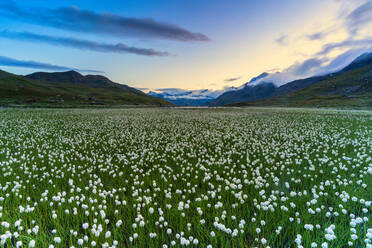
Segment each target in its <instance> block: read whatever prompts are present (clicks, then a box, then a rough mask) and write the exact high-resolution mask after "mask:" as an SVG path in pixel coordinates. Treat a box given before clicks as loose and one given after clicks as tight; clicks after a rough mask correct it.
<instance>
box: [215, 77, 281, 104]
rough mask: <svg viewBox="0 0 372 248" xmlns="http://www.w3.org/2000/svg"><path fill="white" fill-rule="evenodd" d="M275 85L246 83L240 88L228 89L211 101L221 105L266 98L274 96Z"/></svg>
mask: <svg viewBox="0 0 372 248" xmlns="http://www.w3.org/2000/svg"><path fill="white" fill-rule="evenodd" d="M275 89H276V87H275V85H274V84H273V83H266V82H263V83H260V84H257V85H250V84H249V83H248V84H246V85H245V86H244V87H243V88H242V89H240V90H233V91H228V92H225V93H223V94H222V95H220V96H219V97H217V99H215V100H213V101H212V102H211V103H210V106H221V105H225V104H229V103H237V102H243V101H247V99H249V101H256V100H261V99H266V98H269V97H270V96H272V94H274V92H275Z"/></svg>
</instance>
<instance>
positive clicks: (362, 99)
mask: <svg viewBox="0 0 372 248" xmlns="http://www.w3.org/2000/svg"><path fill="white" fill-rule="evenodd" d="M227 106H288V107H342V108H372V66H371V65H369V66H365V67H362V68H358V69H355V70H349V71H346V72H343V73H339V74H335V75H333V76H330V77H327V78H326V79H324V80H321V81H319V82H317V83H315V84H313V85H311V86H310V87H307V88H304V89H301V90H297V91H294V92H291V93H288V94H285V95H283V96H279V97H275V98H272V99H268V100H262V101H252V102H241V103H236V104H229V105H227Z"/></svg>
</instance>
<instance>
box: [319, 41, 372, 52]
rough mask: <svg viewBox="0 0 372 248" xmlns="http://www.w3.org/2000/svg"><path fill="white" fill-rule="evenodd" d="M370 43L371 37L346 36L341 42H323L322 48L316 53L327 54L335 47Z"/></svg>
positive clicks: (349, 46) (351, 46)
mask: <svg viewBox="0 0 372 248" xmlns="http://www.w3.org/2000/svg"><path fill="white" fill-rule="evenodd" d="M371 45H372V38H371V37H367V38H364V39H358V40H354V39H352V38H348V39H346V40H343V41H341V42H333V43H327V44H324V45H323V47H322V49H321V50H320V51H319V52H318V53H317V54H316V55H327V54H329V53H330V52H332V51H333V50H334V49H336V48H357V47H359V48H360V47H369V46H371Z"/></svg>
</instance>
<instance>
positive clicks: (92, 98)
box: [0, 70, 172, 106]
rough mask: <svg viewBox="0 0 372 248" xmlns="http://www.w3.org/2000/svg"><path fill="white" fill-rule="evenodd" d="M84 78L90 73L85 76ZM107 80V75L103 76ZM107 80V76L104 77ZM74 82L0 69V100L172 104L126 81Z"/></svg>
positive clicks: (9, 102) (10, 102)
mask: <svg viewBox="0 0 372 248" xmlns="http://www.w3.org/2000/svg"><path fill="white" fill-rule="evenodd" d="M86 77H87V78H88V79H89V78H90V77H92V76H86ZM107 80H108V79H107ZM108 81H109V80H108ZM94 83H96V82H93V83H92V84H86V83H83V82H82V83H76V82H71V83H70V82H67V81H66V82H52V81H40V80H34V79H29V78H26V77H22V76H17V75H14V74H11V73H8V72H5V71H1V70H0V104H2V105H13V104H14V105H34V106H35V105H36V106H49V105H51V106H67V105H69V106H89V105H96V106H97V105H102V106H111V105H154V106H169V105H172V104H170V103H168V102H167V101H165V100H162V99H159V98H155V97H152V96H149V95H146V94H144V93H143V92H141V91H138V90H136V89H134V88H131V87H128V86H126V85H121V84H116V83H113V82H111V81H110V82H107V83H106V84H104V85H101V87H97V85H95V84H94Z"/></svg>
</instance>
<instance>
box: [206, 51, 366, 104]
mask: <svg viewBox="0 0 372 248" xmlns="http://www.w3.org/2000/svg"><path fill="white" fill-rule="evenodd" d="M368 65H372V53H364V54H362V55H360V56H359V57H357V58H356V59H355V60H353V61H352V62H351V63H350V64H349V65H347V66H346V67H345V68H343V69H342V70H340V71H338V72H335V73H330V74H327V75H323V76H314V77H309V78H305V79H298V80H294V81H292V82H289V83H287V84H284V85H282V86H280V87H275V88H273V87H271V88H270V90H267V91H262V90H259V89H258V88H256V87H257V86H259V85H261V84H268V82H263V81H262V80H261V81H260V82H258V84H257V83H256V84H254V85H252V83H250V82H248V83H246V84H244V85H243V87H240V88H239V90H236V91H231V92H226V93H224V94H222V95H221V96H219V97H218V98H217V99H216V100H214V101H213V102H211V105H212V106H222V105H235V104H236V103H237V104H238V105H239V103H240V102H255V101H259V100H267V99H271V98H279V97H281V96H285V95H287V94H290V93H292V92H297V91H299V90H302V89H307V88H309V87H311V86H313V85H317V84H318V83H320V82H323V81H327V80H331V79H332V78H335V77H338V76H341V75H343V74H345V73H346V72H349V71H354V70H357V69H359V68H363V67H365V66H368ZM261 75H262V74H261ZM266 76H267V75H266ZM355 76H356V75H355ZM357 77H361V75H358V76H357ZM341 78H342V76H341ZM251 81H252V80H251ZM256 81H257V80H256ZM257 90H259V91H258V92H257V93H256V91H257ZM259 102H261V101H259ZM266 102H268V101H266ZM245 105H247V104H245Z"/></svg>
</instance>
